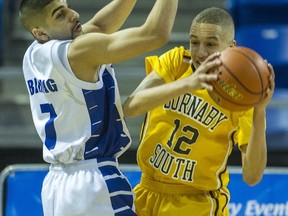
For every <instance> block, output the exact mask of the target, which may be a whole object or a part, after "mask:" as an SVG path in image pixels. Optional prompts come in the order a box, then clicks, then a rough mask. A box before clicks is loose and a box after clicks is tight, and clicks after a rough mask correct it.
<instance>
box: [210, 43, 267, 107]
mask: <svg viewBox="0 0 288 216" xmlns="http://www.w3.org/2000/svg"><path fill="white" fill-rule="evenodd" d="M220 59H221V61H222V65H221V66H220V67H219V68H217V69H215V70H214V71H210V72H209V73H218V75H219V79H218V80H217V81H214V82H212V83H211V84H212V85H213V91H212V92H209V95H210V97H211V98H212V99H213V100H214V101H215V102H216V103H217V104H218V105H220V106H222V107H223V108H225V109H227V110H230V111H244V110H248V109H250V108H252V107H253V106H255V105H257V104H258V103H260V102H261V101H262V100H263V98H264V96H265V94H266V90H267V88H268V85H269V81H268V79H269V69H268V66H267V64H266V63H265V62H264V59H263V58H262V57H261V55H260V54H258V53H257V52H256V51H254V50H252V49H250V48H247V47H232V48H228V49H226V50H224V51H222V53H221V56H220Z"/></svg>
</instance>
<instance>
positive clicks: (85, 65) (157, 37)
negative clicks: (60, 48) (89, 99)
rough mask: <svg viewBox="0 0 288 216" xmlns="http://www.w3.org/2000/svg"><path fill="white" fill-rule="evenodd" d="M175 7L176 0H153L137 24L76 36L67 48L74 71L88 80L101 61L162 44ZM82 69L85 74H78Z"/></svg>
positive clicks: (128, 56)
mask: <svg viewBox="0 0 288 216" xmlns="http://www.w3.org/2000/svg"><path fill="white" fill-rule="evenodd" d="M177 7H178V0H156V2H155V4H154V6H153V8H152V10H151V12H150V13H149V15H148V17H147V20H146V21H145V23H144V24H143V25H141V26H139V27H134V28H129V29H124V30H121V31H118V32H115V33H113V34H99V33H88V34H84V35H81V36H79V37H77V38H76V39H75V40H74V41H73V42H72V43H71V45H70V46H69V49H68V58H69V62H70V64H71V67H72V69H73V71H74V73H75V74H76V76H77V77H78V78H80V79H83V80H86V81H89V80H90V78H89V77H95V71H96V70H97V68H98V66H99V65H101V64H108V63H117V62H123V61H126V60H129V59H132V58H134V57H136V56H139V55H141V54H144V53H146V52H148V51H151V50H154V49H157V48H159V47H161V46H163V45H164V44H165V43H167V42H168V41H169V38H170V34H171V31H172V27H173V24H174V20H175V16H176V12H177ZM83 71H84V72H85V73H86V74H84V76H85V77H82V74H81V73H83ZM87 73H88V74H87ZM90 81H93V79H92V80H90Z"/></svg>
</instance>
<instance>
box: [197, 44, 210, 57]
mask: <svg viewBox="0 0 288 216" xmlns="http://www.w3.org/2000/svg"><path fill="white" fill-rule="evenodd" d="M198 57H199V58H201V59H206V58H207V57H208V51H207V49H206V47H205V45H203V44H200V46H199V51H198Z"/></svg>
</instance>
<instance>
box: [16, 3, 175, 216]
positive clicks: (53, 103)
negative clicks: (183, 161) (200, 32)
mask: <svg viewBox="0 0 288 216" xmlns="http://www.w3.org/2000/svg"><path fill="white" fill-rule="evenodd" d="M96 2H97V1H95V3H96ZM135 3H136V0H113V1H111V2H110V3H109V4H107V6H105V7H104V8H103V9H101V10H100V11H99V12H98V13H96V15H95V16H94V17H93V18H92V19H91V20H90V21H88V22H87V23H85V24H84V25H81V23H80V21H79V18H80V16H79V14H78V13H77V12H76V11H74V10H72V9H71V8H70V7H69V5H68V2H66V0H22V2H21V5H20V17H21V20H22V23H23V25H24V27H25V28H26V29H27V30H28V31H29V32H31V34H32V35H33V36H34V37H35V41H34V42H33V43H32V44H31V46H30V47H29V48H28V50H27V51H26V53H25V56H24V60H23V72H24V76H25V82H26V85H27V89H28V92H29V96H30V104H31V110H32V116H33V121H34V124H35V127H36V130H37V132H38V134H39V136H40V138H41V139H42V141H43V158H44V160H45V161H46V162H48V163H50V164H51V166H50V170H49V172H48V174H47V176H46V177H45V179H44V182H43V187H42V203H43V210H44V215H45V216H76V215H77V216H80V215H81V216H90V215H91V216H92V215H93V216H95V215H101V216H112V215H136V214H135V213H134V206H133V198H134V196H133V193H132V191H131V187H130V184H129V182H128V181H127V179H126V177H125V176H124V175H123V174H122V173H121V171H120V170H119V168H118V162H117V158H118V157H119V156H120V155H121V154H122V153H124V152H125V150H127V148H128V147H129V145H130V142H131V139H130V135H129V132H128V130H127V127H126V125H125V121H124V118H123V112H122V108H121V101H120V97H119V92H118V86H117V82H116V79H115V74H114V70H113V66H112V65H111V63H116V62H122V61H125V60H128V59H131V58H133V57H136V56H139V55H141V54H144V53H145V52H148V51H151V50H153V49H156V48H158V47H160V46H162V45H164V44H165V43H166V42H168V40H169V35H170V33H171V30H172V26H173V23H174V19H175V15H176V10H177V5H178V0H156V2H155V4H154V6H153V9H152V10H151V12H150V14H149V15H148V17H147V20H146V21H145V23H144V24H143V25H142V26H139V27H135V28H129V29H124V30H119V29H120V27H121V26H122V24H123V23H124V21H125V20H126V18H127V17H128V15H129V14H130V12H131V10H132V8H133V7H134V5H135ZM83 4H85V1H83Z"/></svg>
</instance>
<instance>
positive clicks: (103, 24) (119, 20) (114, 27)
mask: <svg viewBox="0 0 288 216" xmlns="http://www.w3.org/2000/svg"><path fill="white" fill-rule="evenodd" d="M135 3H136V0H113V1H112V2H110V3H109V4H108V5H106V6H105V7H104V8H102V9H101V10H100V11H99V12H97V13H96V14H95V16H94V17H93V18H92V19H91V20H89V21H88V22H87V23H85V24H84V25H83V32H84V33H89V32H90V33H91V32H102V33H107V34H110V33H113V32H115V31H118V30H119V29H120V28H121V26H122V25H123V24H124V22H125V21H126V19H127V18H128V16H129V15H130V13H131V11H132V9H133V8H134V6H135Z"/></svg>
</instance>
